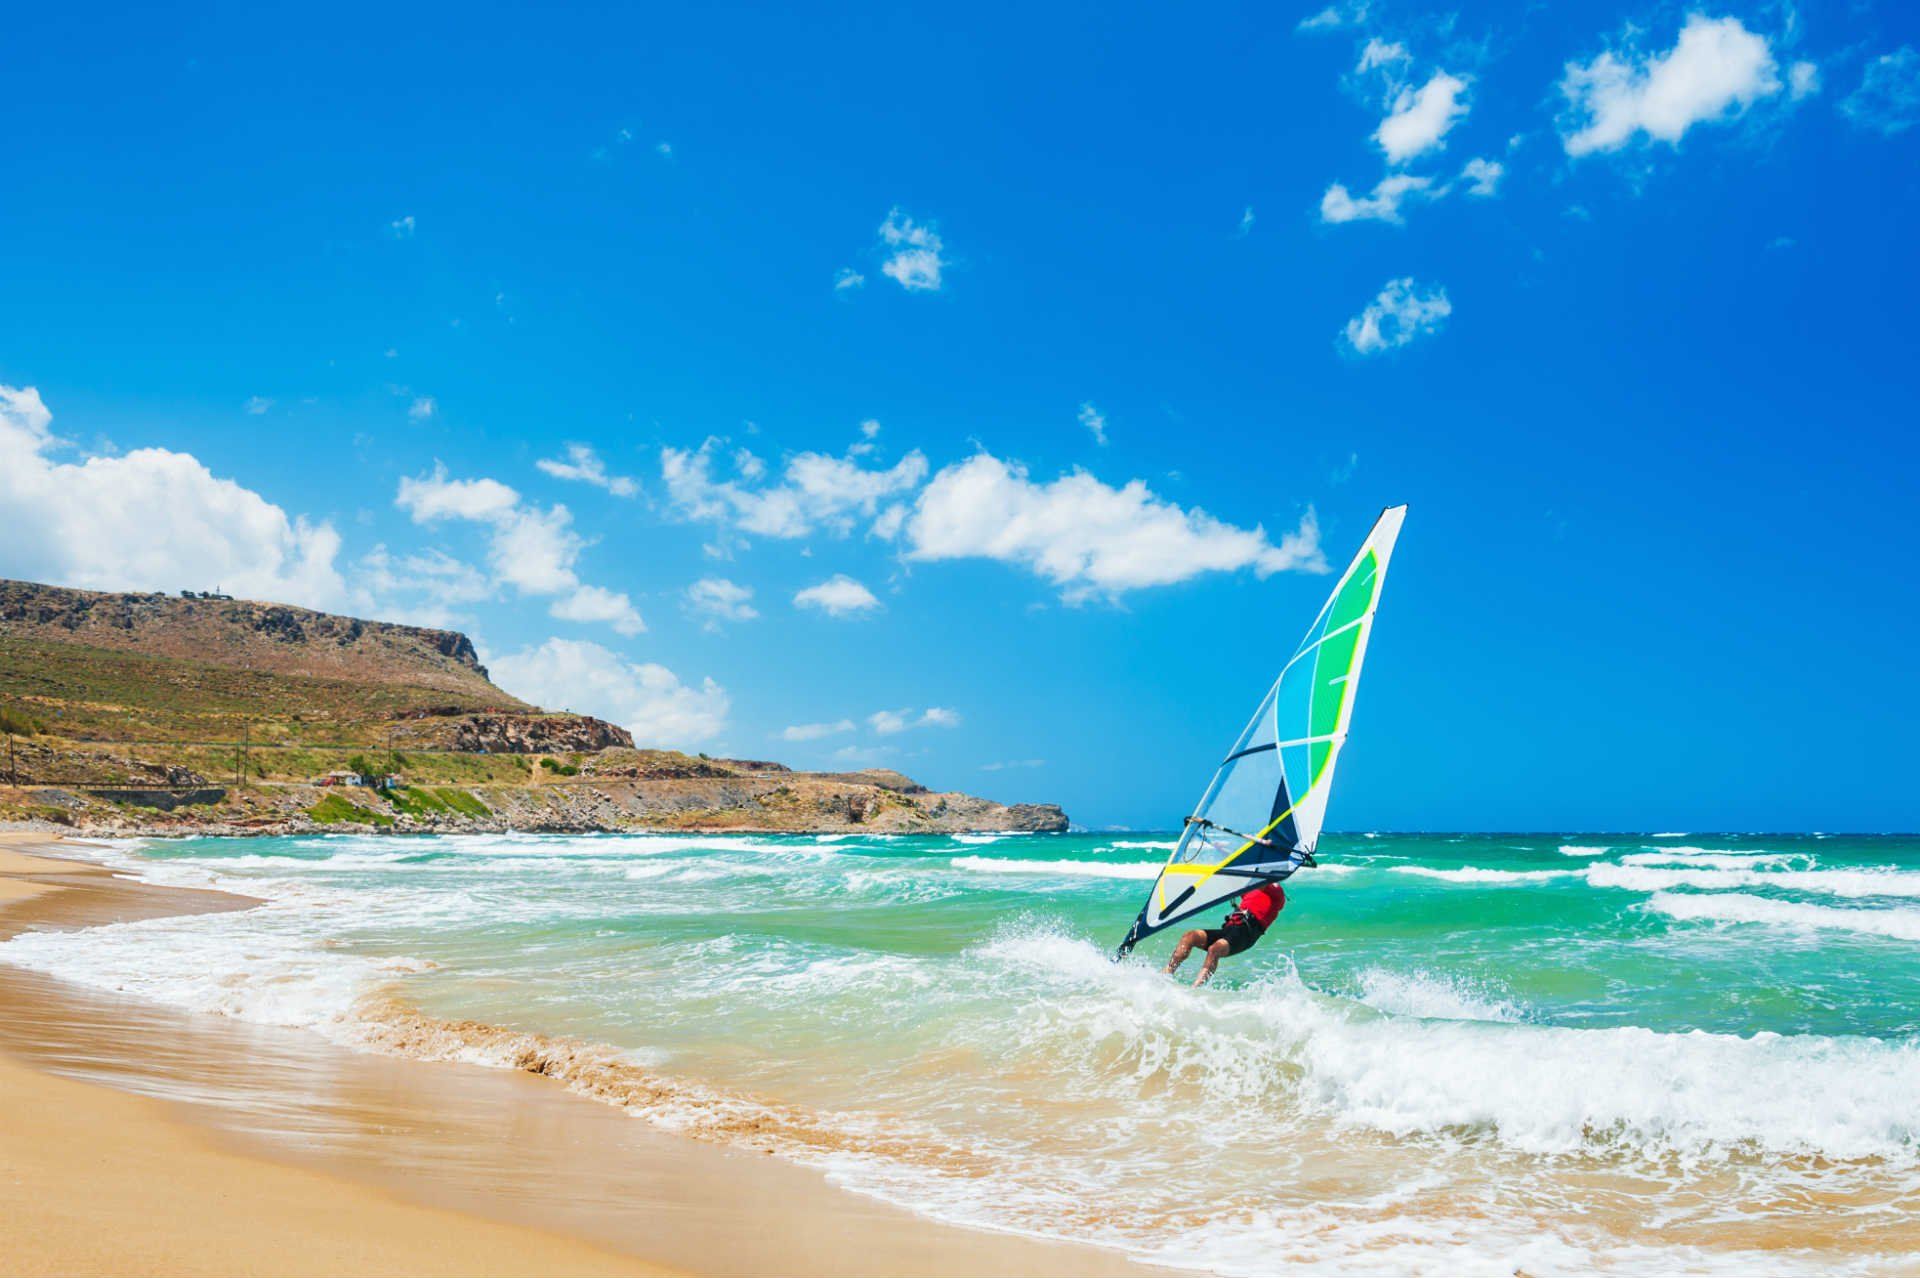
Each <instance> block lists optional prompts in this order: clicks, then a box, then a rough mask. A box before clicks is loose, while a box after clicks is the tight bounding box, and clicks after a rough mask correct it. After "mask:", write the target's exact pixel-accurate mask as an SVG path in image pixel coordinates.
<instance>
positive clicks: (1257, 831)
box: [1119, 506, 1407, 957]
mask: <svg viewBox="0 0 1920 1278" xmlns="http://www.w3.org/2000/svg"><path fill="white" fill-rule="evenodd" d="M1406 517H1407V508H1406V507H1405V506H1390V507H1388V508H1387V509H1386V510H1384V511H1382V512H1381V513H1380V518H1379V519H1377V520H1375V521H1374V525H1373V530H1372V531H1371V532H1369V533H1368V534H1367V539H1366V541H1365V542H1363V543H1361V546H1360V551H1359V553H1358V554H1356V555H1355V556H1354V557H1353V562H1352V563H1351V564H1349V565H1348V566H1347V570H1346V572H1344V573H1343V574H1341V576H1340V580H1339V581H1338V582H1337V583H1336V584H1335V585H1334V587H1333V592H1332V593H1331V594H1329V595H1328V596H1327V602H1326V603H1325V604H1324V605H1323V606H1322V607H1321V609H1320V615H1319V616H1318V617H1315V618H1314V621H1313V625H1311V626H1309V627H1308V628H1307V635H1306V638H1304V639H1302V640H1301V641H1300V646H1299V647H1298V648H1296V649H1294V653H1293V656H1291V657H1289V658H1288V659H1287V663H1286V664H1285V665H1284V666H1282V667H1281V668H1280V677H1279V678H1277V679H1275V680H1274V683H1273V686H1272V687H1271V688H1269V689H1268V690H1267V695H1266V696H1264V697H1262V698H1261V699H1260V704H1259V707H1258V708H1257V709H1255V710H1254V712H1253V718H1252V719H1251V720H1250V721H1249V722H1248V723H1247V727H1246V730H1245V731H1244V732H1242V733H1241V734H1240V735H1239V737H1238V738H1237V739H1236V740H1235V741H1234V743H1233V748H1232V749H1231V750H1229V751H1228V752H1227V756H1226V758H1225V759H1224V760H1223V761H1222V762H1221V764H1220V766H1219V768H1218V769H1216V770H1215V771H1214V774H1213V779H1212V780H1211V781H1209V782H1208V783H1207V788H1206V790H1205V792H1204V793H1202V794H1201V796H1200V802H1199V803H1198V804H1197V805H1195V807H1194V809H1193V814H1192V815H1191V816H1189V817H1188V818H1187V819H1186V825H1185V828H1184V829H1183V830H1182V831H1181V832H1180V841H1179V842H1178V843H1177V844H1175V845H1174V849H1173V853H1172V855H1171V856H1169V857H1168V858H1167V863H1166V865H1165V866H1164V867H1163V868H1162V869H1161V871H1160V877H1159V878H1157V879H1155V880H1154V884H1153V888H1152V890H1151V891H1149V892H1148V893H1147V901H1146V904H1145V905H1143V906H1141V907H1140V916H1139V917H1138V918H1137V919H1135V920H1134V923H1133V928H1132V930H1131V931H1129V932H1128V933H1127V939H1126V940H1124V941H1122V942H1121V943H1120V953H1119V957H1124V956H1125V955H1126V953H1127V951H1129V950H1131V949H1132V948H1133V947H1134V946H1135V945H1136V944H1138V943H1139V942H1140V941H1141V940H1143V939H1145V938H1146V937H1149V936H1152V935H1153V934H1154V933H1155V932H1158V931H1160V930H1161V929H1162V928H1166V927H1171V926H1172V925H1174V924H1175V923H1178V922H1181V921H1182V920H1184V919H1188V918H1191V917H1193V916H1194V915H1196V914H1199V913H1200V912H1201V911H1203V910H1208V909H1211V908H1213V907H1214V906H1216V905H1218V904H1220V903H1221V902H1222V901H1225V900H1227V899H1229V898H1230V897H1235V896H1238V895H1240V894H1241V893H1242V892H1245V891H1247V890H1248V889H1250V888H1253V887H1257V886H1258V885H1260V884H1262V883H1273V882H1278V881H1279V880H1281V879H1285V878H1287V877H1288V876H1290V875H1292V874H1293V873H1294V872H1295V871H1297V870H1299V869H1301V868H1302V867H1304V866H1311V865H1313V864H1315V862H1314V859H1313V853H1314V848H1315V847H1316V846H1317V845H1318V843H1319V841H1320V828H1321V825H1322V824H1323V823H1324V822H1325V820H1326V815H1327V796H1328V794H1329V793H1330V792H1331V790H1332V788H1333V767H1334V764H1335V763H1336V762H1338V761H1339V758H1340V750H1341V748H1342V747H1343V746H1344V745H1346V742H1347V727H1348V724H1350V723H1351V722H1352V719H1353V703H1354V698H1355V696H1356V695H1357V694H1358V693H1359V691H1360V667H1361V665H1362V663H1364V662H1365V660H1366V656H1367V640H1368V639H1369V638H1370V637H1371V636H1372V634H1373V616H1374V612H1375V610H1376V609H1378V608H1379V606H1380V589H1381V587H1382V586H1383V585H1385V584H1386V579H1387V561H1388V560H1389V559H1391V558H1392V557H1393V544H1394V542H1395V541H1396V540H1397V539H1398V538H1399V536H1400V525H1401V523H1402V521H1404V520H1405V519H1406Z"/></svg>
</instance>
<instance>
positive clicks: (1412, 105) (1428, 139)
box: [1373, 50, 1467, 164]
mask: <svg viewBox="0 0 1920 1278" xmlns="http://www.w3.org/2000/svg"><path fill="white" fill-rule="evenodd" d="M1401 52H1402V53H1404V52H1405V50H1401ZM1466 91H1467V82H1466V81H1465V80H1462V79H1461V78H1460V77H1458V76H1454V75H1448V74H1447V73H1446V72H1445V71H1436V72H1434V73H1433V76H1432V78H1430V79H1429V80H1428V81H1427V82H1426V83H1425V84H1423V85H1421V86H1420V87H1419V88H1417V89H1413V88H1408V89H1402V90H1401V91H1400V93H1399V94H1398V96H1396V97H1395V98H1394V100H1393V109H1392V110H1391V111H1390V112H1389V113H1388V115H1387V118H1386V119H1384V120H1382V121H1381V122H1380V127H1379V128H1378V129H1375V130H1374V134H1373V140H1374V141H1375V142H1377V143H1379V144H1380V149H1381V150H1382V151H1384V152H1386V155H1387V161H1388V163H1390V164H1405V163H1406V162H1407V161H1408V160H1411V159H1413V158H1415V157H1416V156H1420V155H1424V154H1425V153H1426V152H1428V151H1431V150H1433V149H1434V148H1435V147H1438V146H1442V145H1444V142H1443V139H1444V138H1445V137H1446V136H1447V131H1448V130H1449V129H1451V128H1453V126H1454V125H1455V124H1458V123H1459V122H1460V120H1461V119H1462V118H1463V117H1464V116H1465V115H1466V114H1467V104H1466V102H1465V101H1463V98H1464V96H1465V94H1466Z"/></svg>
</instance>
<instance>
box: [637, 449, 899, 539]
mask: <svg viewBox="0 0 1920 1278" xmlns="http://www.w3.org/2000/svg"><path fill="white" fill-rule="evenodd" d="M715 443H716V441H714V440H708V441H707V442H706V443H704V444H702V445H701V446H700V447H699V448H697V449H680V448H663V449H661V450H660V474H661V477H662V478H663V479H664V480H665V481H666V487H667V496H668V499H669V500H670V501H671V502H672V503H673V507H674V509H675V511H676V512H677V513H678V514H679V515H680V516H681V517H682V518H685V519H691V520H700V521H714V522H719V523H723V524H730V525H732V526H734V527H737V528H738V529H739V530H740V531H741V532H746V533H754V534H757V535H759V536H762V537H780V538H787V539H792V538H797V537H805V536H807V535H809V534H810V533H812V532H813V531H814V530H815V529H817V528H825V529H826V530H827V531H829V532H831V533H833V534H835V535H836V536H845V535H847V534H848V533H849V532H851V531H852V530H853V525H854V523H855V521H856V519H857V518H859V517H865V518H869V519H870V518H872V517H873V516H874V514H875V513H876V512H877V511H878V510H879V508H880V504H881V503H882V502H883V501H884V500H885V499H887V498H888V497H891V496H894V495H897V494H900V493H904V492H909V491H911V490H913V489H914V488H917V487H918V486H919V485H920V482H921V481H922V480H923V479H925V478H926V475H927V459H926V457H925V456H924V455H922V454H921V453H919V452H911V453H908V454H907V455H906V456H905V457H903V458H901V459H900V460H899V461H898V462H896V463H895V464H894V465H893V466H891V467H888V468H886V469H884V470H880V469H868V468H867V467H864V466H862V465H860V463H859V462H858V461H856V460H854V459H852V458H848V457H831V456H828V455H827V454H825V453H799V454H797V455H795V456H794V457H791V458H789V459H788V461H787V465H786V469H785V472H784V474H783V476H782V479H781V482H780V483H778V484H775V485H771V486H767V487H752V486H751V482H752V481H754V480H758V479H760V478H761V477H762V474H763V470H764V467H763V466H762V465H761V464H760V461H759V459H758V458H755V457H753V456H752V454H747V455H746V460H745V461H743V459H741V458H740V457H739V456H738V455H736V457H735V465H734V469H735V471H736V472H737V473H738V474H739V475H740V477H741V479H740V480H731V479H729V480H716V479H715V478H714V477H713V453H714V448H715ZM748 462H750V463H751V464H750V465H749V464H747V463H748ZM741 480H745V481H748V482H745V483H743V482H741Z"/></svg>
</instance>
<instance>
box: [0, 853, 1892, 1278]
mask: <svg viewBox="0 0 1920 1278" xmlns="http://www.w3.org/2000/svg"><path fill="white" fill-rule="evenodd" d="M1173 840H1174V836H1173V835H1172V834H1170V833H1159V834H1155V833H1144V834H1142V833H1117V834H1079V833H1076V834H1063V835H1040V834H1028V835H1012V834H1009V835H958V836H941V837H933V836H901V837H880V836H862V835H833V836H779V837H775V836H763V835H732V834H729V835H702V834H686V835H595V836H571V835H461V836H432V837H426V836H423V837H407V838H395V837H374V836H367V837H361V836H354V835H329V836H317V837H299V838H258V839H213V838H207V839H180V840H149V841H139V840H132V841H121V842H114V843H109V844H105V845H103V846H101V847H99V848H97V849H95V852H96V854H97V855H99V856H101V857H102V858H103V859H105V860H106V861H108V862H109V863H110V864H112V865H114V866H116V867H118V868H121V869H123V870H126V871H128V872H131V873H133V874H136V875H138V876H140V877H142V878H144V879H148V880H151V881H153V882H156V883H161V884H170V885H178V886H191V887H211V888H219V889H225V890H229V891H235V892H241V893H245V894H247V895H250V896H254V897H258V898H260V899H261V900H263V901H264V902H265V904H263V905H262V906H260V907H259V908H257V909H253V910H250V911H245V912H240V913H224V914H212V915H199V916H189V917H180V918H169V919H155V920H148V921H141V922H133V923H123V924H117V925H113V926H108V927H103V928H97V929H92V930H88V931H84V932H64V933H62V932H30V933H26V934H23V935H20V936H18V937H16V938H14V939H12V940H10V941H8V942H6V943H5V944H0V962H7V963H13V964H18V965H22V966H24V967H27V968H32V969H37V970H40V971H43V972H48V973H53V974H56V975H58V976H60V977H62V978H64V979H66V980H69V981H75V982H80V983H82V984H84V985H87V986H92V987H96V988H98V989H101V990H111V991H120V992H123V993H126V994H130V995H133V996H137V997H139V998H143V999H150V1000H155V1001H157V1002H160V1003H165V1004H169V1005H172V1006H175V1007H179V1008H185V1009H191V1010H194V1011H198V1012H203V1013H207V1014H209V1015H217V1016H226V1017H236V1018H240V1019H242V1020H247V1021H255V1022H262V1023H269V1024H274V1025H282V1026H294V1027H298V1028H301V1029H304V1030H308V1031H311V1032H313V1033H315V1034H319V1035H324V1036H325V1037H327V1038H328V1039H331V1040H333V1041H335V1042H338V1043H341V1044H344V1045H346V1046H349V1047H352V1048H355V1049H358V1050H364V1051H372V1052H387V1053H398V1054H404V1055H412V1056H420V1057H425V1058H439V1059H457V1060H466V1061H476V1062H480V1063H486V1064H495V1065H500V1066H502V1067H508V1068H512V1067H518V1068H538V1069H539V1070H540V1071H541V1072H544V1073H547V1074H550V1075H552V1076H553V1078H554V1079H555V1081H556V1083H557V1084H558V1085H563V1086H567V1087H571V1088H573V1089H574V1090H576V1091H578V1092H580V1093H582V1094H583V1095H585V1096H588V1097H591V1098H593V1099H595V1100H597V1101H601V1102H604V1103H608V1104H613V1105H617V1106H620V1107H621V1108H623V1109H625V1110H626V1111H627V1112H628V1113H630V1114H631V1115H632V1116H633V1118H634V1119H635V1121H639V1122H646V1123H652V1124H656V1125H658V1126H661V1127H664V1128H668V1129H671V1130H675V1131H679V1132H684V1133H686V1134H687V1135H689V1136H692V1137H695V1138H698V1139H703V1140H709V1141H714V1142H719V1143H722V1144H736V1145H741V1146H745V1147H751V1148H754V1149H759V1150H768V1151H771V1152H773V1153H775V1154H778V1155H782V1156H784V1157H787V1158H790V1159H792V1160H795V1161H797V1162H800V1163H803V1164H806V1165H809V1166H812V1167H816V1168H818V1169H820V1170H821V1171H822V1172H823V1173H825V1174H826V1175H827V1176H828V1177H829V1178H831V1179H832V1180H833V1181H834V1182H835V1183H837V1184H840V1185H842V1186H844V1187H846V1188H848V1189H850V1190H853V1191H855V1192H858V1193H862V1194H867V1195H871V1196H873V1197H876V1198H880V1199H884V1200H887V1201H888V1202H891V1203H895V1204H899V1205H902V1206H905V1207H907V1208H910V1209H912V1210H914V1211H918V1212H922V1213H924V1214H926V1215H927V1216H930V1217H935V1218H938V1219H941V1220H944V1221H949V1222H956V1223H962V1224H968V1225H974V1226H978V1227H982V1228H988V1229H995V1230H1005V1231H1013V1232H1018V1233H1023V1234H1029V1235H1036V1236H1043V1237H1051V1238H1064V1239H1072V1240H1078V1241H1082V1242H1087V1243H1093V1244H1097V1245H1100V1246H1104V1247H1108V1248H1113V1249H1117V1250H1119V1251H1122V1252H1125V1253H1127V1254H1128V1255H1131V1256H1134V1257H1137V1258H1139V1259H1141V1260H1143V1261H1148V1262H1152V1263H1156V1264H1160V1265H1167V1266H1173V1267H1179V1268H1185V1269H1191V1270H1195V1271H1201V1272H1215V1273H1220V1274H1227V1275H1256V1274H1265V1273H1271V1272H1274V1271H1275V1270H1277V1269H1282V1268H1285V1267H1287V1266H1289V1265H1293V1266H1299V1267H1301V1268H1304V1269H1308V1270H1311V1271H1313V1272H1326V1273H1449V1274H1450V1273H1489V1274H1492V1273H1499V1274H1511V1273H1513V1272H1514V1271H1515V1270H1516V1269H1518V1270H1521V1271H1524V1272H1525V1273H1528V1274H1548V1273H1574V1272H1588V1271H1593V1270H1601V1271H1606V1272H1616V1273H1643V1272H1656V1273H1669V1272H1674V1271H1676V1270H1685V1271H1690V1272H1736V1273H1752V1272H1756V1271H1757V1272H1767V1273H1800V1272H1806V1273H1862V1274H1880V1273H1915V1272H1920V839H1917V838H1913V837H1906V836H1871V837H1867V836H1850V835H1849V836H1842V835H1835V836H1831V837H1829V836H1826V835H1817V834H1816V835H1805V834H1801V835H1775V834H1707V833H1683V832H1659V833H1648V834H1637V835H1631V836H1622V835H1600V834H1532V835H1506V834H1501V835H1485V834H1422V835H1405V834H1384V833H1383V834H1377V835H1376V834H1348V835H1328V836H1326V837H1325V838H1324V839H1323V840H1322V843H1321V847H1320V851H1319V859H1320V866H1319V867H1318V868H1317V869H1309V870H1303V871H1301V872H1300V873H1299V874H1298V875H1296V876H1295V877H1294V878H1293V879H1292V880H1291V881H1290V882H1289V883H1288V885H1287V886H1288V904H1287V907H1286V909H1285V911H1284V912H1283V913H1282V914H1281V916H1280V918H1279V920H1278V921H1277V922H1276V923H1275V925H1274V927H1273V929H1272V930H1271V931H1270V932H1269V933H1268V934H1267V936H1266V937H1265V939H1264V940H1262V942H1261V943H1260V944H1259V945H1258V946H1257V947H1256V948H1255V949H1253V950H1252V951H1250V952H1248V953H1246V954H1244V955H1241V956H1239V957H1236V958H1231V959H1228V960H1226V961H1225V962H1224V963H1223V964H1222V965H1221V969H1220V973H1219V976H1218V978H1217V979H1216V980H1215V981H1214V982H1213V984H1212V985H1211V986H1209V987H1207V988H1204V989H1198V990H1196V989H1193V988H1190V986H1189V984H1188V980H1187V979H1186V977H1184V976H1183V978H1181V979H1178V980H1170V979H1169V978H1167V977H1166V976H1165V975H1164V974H1163V973H1162V971H1161V968H1162V966H1163V965H1164V963H1165V961H1166V958H1167V954H1168V951H1169V950H1170V949H1171V948H1172V945H1173V941H1174V934H1173V933H1163V934H1161V935H1159V936H1156V937H1153V938H1150V939H1149V940H1148V941H1146V942H1144V943H1143V944H1142V945H1141V946H1140V948H1139V949H1138V950H1137V951H1135V953H1134V955H1133V957H1132V958H1130V959H1129V960H1128V961H1125V962H1120V963H1116V962H1114V961H1112V955H1113V951H1114V947H1115V945H1116V944H1117V943H1118V941H1119V940H1120V938H1121V937H1122V936H1123V935H1124V934H1125V932H1126V930H1127V927H1128V925H1129V924H1130V923H1131V922H1132V920H1133V917H1134V914H1135V912H1136V910H1137V909H1138V907H1139V905H1140V903H1141V900H1142V899H1143V896H1144V893H1145V892H1146V890H1147V888H1148V885H1149V884H1150V883H1151V881H1152V880H1153V878H1154V876H1155V873H1156V869H1157V867H1158V865H1159V864H1160V863H1161V862H1162V861H1164V860H1165V858H1166V856H1167V854H1168V852H1169V850H1170V849H1171V847H1172V846H1173ZM1207 921H1210V922H1211V921H1217V920H1213V919H1212V918H1211V916H1209V917H1208V920H1207ZM1196 967H1197V960H1194V961H1190V963H1189V966H1188V969H1187V974H1186V975H1187V976H1190V975H1191V974H1192V972H1193V971H1194V969H1195V968H1196Z"/></svg>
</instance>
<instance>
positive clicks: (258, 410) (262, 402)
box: [246, 395, 273, 417]
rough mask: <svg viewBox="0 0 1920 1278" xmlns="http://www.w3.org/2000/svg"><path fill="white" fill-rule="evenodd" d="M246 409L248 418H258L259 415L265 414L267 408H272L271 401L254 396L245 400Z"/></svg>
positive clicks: (261, 396) (260, 396)
mask: <svg viewBox="0 0 1920 1278" xmlns="http://www.w3.org/2000/svg"><path fill="white" fill-rule="evenodd" d="M246 407H247V413H248V414H249V415H250V416H253V417H258V416H259V415H260V414H262V413H264V412H266V411H267V410H268V409H269V408H272V407H273V401H272V400H270V399H268V398H267V397H266V396H265V395H255V396H252V397H251V398H249V399H248V400H247V406H246Z"/></svg>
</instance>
